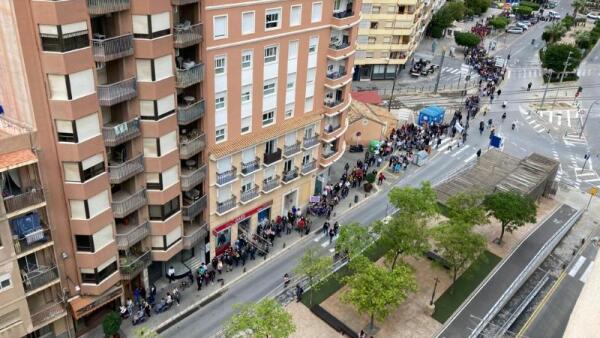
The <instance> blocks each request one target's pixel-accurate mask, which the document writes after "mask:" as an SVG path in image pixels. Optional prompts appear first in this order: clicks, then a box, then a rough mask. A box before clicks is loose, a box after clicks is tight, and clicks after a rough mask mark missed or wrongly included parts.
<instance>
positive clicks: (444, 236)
mask: <svg viewBox="0 0 600 338" xmlns="http://www.w3.org/2000/svg"><path fill="white" fill-rule="evenodd" d="M433 238H434V240H435V246H436V248H437V249H438V250H439V252H440V255H441V256H442V257H443V258H444V259H445V260H446V262H447V264H448V265H449V267H450V270H451V271H450V272H451V274H452V284H454V282H456V278H457V277H458V274H459V272H461V271H463V270H465V269H466V268H467V267H468V266H469V265H470V264H471V262H473V261H474V260H475V259H477V257H479V256H480V255H481V254H482V253H483V251H484V250H485V248H486V241H485V238H484V237H483V236H482V235H480V234H477V233H475V232H473V230H472V229H471V227H470V226H469V225H468V224H465V223H462V222H460V221H448V222H444V223H443V224H442V225H440V226H438V227H437V228H436V229H435V230H434V234H433Z"/></svg>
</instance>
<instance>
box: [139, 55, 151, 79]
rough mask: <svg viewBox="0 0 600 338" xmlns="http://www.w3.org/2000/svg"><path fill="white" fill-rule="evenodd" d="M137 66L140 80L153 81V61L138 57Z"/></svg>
mask: <svg viewBox="0 0 600 338" xmlns="http://www.w3.org/2000/svg"><path fill="white" fill-rule="evenodd" d="M135 68H136V71H137V80H138V82H150V81H152V63H151V61H150V60H147V59H136V60H135Z"/></svg>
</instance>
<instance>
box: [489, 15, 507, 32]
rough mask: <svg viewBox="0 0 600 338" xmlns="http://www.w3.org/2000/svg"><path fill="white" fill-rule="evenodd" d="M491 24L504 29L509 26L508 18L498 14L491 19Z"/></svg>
mask: <svg viewBox="0 0 600 338" xmlns="http://www.w3.org/2000/svg"><path fill="white" fill-rule="evenodd" d="M490 25H492V27H494V28H495V29H503V28H504V27H506V26H508V19H507V18H505V17H503V16H497V17H495V18H493V19H491V20H490Z"/></svg>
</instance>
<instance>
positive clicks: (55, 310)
mask: <svg viewBox="0 0 600 338" xmlns="http://www.w3.org/2000/svg"><path fill="white" fill-rule="evenodd" d="M40 308H41V310H39V309H40ZM36 310H39V311H37V312H36V313H34V314H32V315H31V324H33V328H34V329H36V328H38V327H41V326H43V325H45V324H47V323H50V322H53V321H54V320H56V319H57V318H60V317H63V316H66V315H67V310H66V309H65V307H64V305H63V303H62V302H56V303H50V304H46V305H43V306H39V307H38V306H36ZM30 312H31V309H30Z"/></svg>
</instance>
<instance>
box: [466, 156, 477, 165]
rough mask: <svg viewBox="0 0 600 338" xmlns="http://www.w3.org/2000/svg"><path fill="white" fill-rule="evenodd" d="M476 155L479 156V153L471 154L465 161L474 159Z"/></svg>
mask: <svg viewBox="0 0 600 338" xmlns="http://www.w3.org/2000/svg"><path fill="white" fill-rule="evenodd" d="M475 157H477V154H473V155H471V156H469V157H468V158H467V159H466V160H465V163H467V162H470V161H472V160H473V159H474V158H475Z"/></svg>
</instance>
